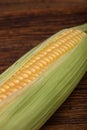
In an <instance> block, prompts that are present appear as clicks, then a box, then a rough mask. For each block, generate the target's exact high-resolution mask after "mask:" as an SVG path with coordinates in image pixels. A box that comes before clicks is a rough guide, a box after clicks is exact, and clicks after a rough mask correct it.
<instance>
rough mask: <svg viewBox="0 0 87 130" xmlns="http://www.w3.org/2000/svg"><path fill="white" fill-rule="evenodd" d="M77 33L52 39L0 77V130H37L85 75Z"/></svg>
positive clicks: (84, 50) (84, 48)
mask: <svg viewBox="0 0 87 130" xmlns="http://www.w3.org/2000/svg"><path fill="white" fill-rule="evenodd" d="M85 27H86V25H85ZM81 29H82V26H81V28H80V27H78V29H77V28H70V29H65V30H63V31H61V32H59V33H57V34H55V35H53V36H52V37H51V38H49V39H48V40H46V41H45V42H43V44H40V45H38V46H37V47H35V48H34V49H33V50H32V51H30V52H28V53H27V54H25V56H23V57H22V58H21V59H20V60H18V61H17V62H16V63H15V64H14V65H13V66H11V67H10V68H9V69H8V70H7V71H5V72H4V73H3V74H2V75H0V130H15V129H17V130H38V129H40V127H41V126H42V125H43V124H44V123H45V122H46V121H47V120H48V119H49V118H50V116H51V115H52V114H53V113H54V112H55V111H56V110H57V109H58V108H59V107H60V105H61V104H62V103H63V102H64V101H65V100H66V98H67V97H68V96H69V95H70V93H71V92H72V91H73V89H74V88H75V87H76V85H77V84H78V82H79V81H80V79H81V78H82V76H83V75H84V73H85V72H86V71H87V35H86V33H85V32H83V31H81Z"/></svg>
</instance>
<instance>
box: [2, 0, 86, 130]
mask: <svg viewBox="0 0 87 130" xmlns="http://www.w3.org/2000/svg"><path fill="white" fill-rule="evenodd" d="M85 22H87V0H77V1H76V0H20V2H18V0H3V1H0V73H2V72H3V71H4V70H5V69H7V68H8V67H9V66H10V65H11V64H12V63H14V62H15V61H16V60H17V59H18V58H20V57H21V56H22V55H23V54H25V53H26V52H27V51H28V50H30V49H31V48H33V47H34V46H36V45H37V44H39V43H40V42H42V41H43V40H45V39H46V38H48V37H49V36H51V35H52V34H54V33H56V32H58V31H59V30H61V29H63V28H67V27H71V26H75V25H79V24H82V23H85ZM41 130H87V73H86V74H85V76H84V78H83V79H82V80H81V81H80V83H79V85H78V86H77V88H76V89H75V91H74V92H73V93H72V94H71V96H70V97H69V98H68V99H67V101H66V102H65V103H64V104H63V105H62V106H61V107H60V109H59V110H57V111H56V112H55V114H54V115H53V116H52V117H51V118H50V119H49V120H48V121H47V123H46V124H45V125H44V126H43V127H42V128H41Z"/></svg>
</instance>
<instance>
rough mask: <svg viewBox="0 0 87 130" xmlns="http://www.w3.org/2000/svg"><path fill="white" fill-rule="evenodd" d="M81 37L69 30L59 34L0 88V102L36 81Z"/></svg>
mask: <svg viewBox="0 0 87 130" xmlns="http://www.w3.org/2000/svg"><path fill="white" fill-rule="evenodd" d="M83 36H85V33H84V32H81V31H79V30H73V29H69V30H66V31H65V32H64V33H62V34H60V36H59V37H56V38H55V39H54V40H53V41H51V42H50V43H49V44H48V45H47V46H45V47H44V48H43V49H41V50H40V51H39V52H38V53H37V54H36V55H35V56H33V57H31V59H30V60H29V61H28V62H27V63H25V65H24V66H22V68H21V69H19V70H18V71H17V72H16V73H15V74H14V75H13V76H12V77H11V78H10V79H8V80H7V81H6V82H5V83H4V84H3V85H2V86H0V102H3V101H4V100H5V99H7V98H8V97H10V96H11V95H13V94H15V93H16V92H18V91H19V90H20V89H23V88H25V86H26V85H27V84H30V83H31V82H32V81H34V80H35V79H37V78H38V76H39V75H40V74H41V73H42V72H43V71H45V70H46V68H47V67H49V65H51V64H52V63H54V62H55V61H56V60H58V59H59V58H60V57H61V56H62V55H64V54H65V53H66V52H67V51H70V50H71V49H73V48H74V47H75V46H76V45H77V44H78V43H79V41H80V40H81V38H82V37H83ZM73 37H74V39H73Z"/></svg>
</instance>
